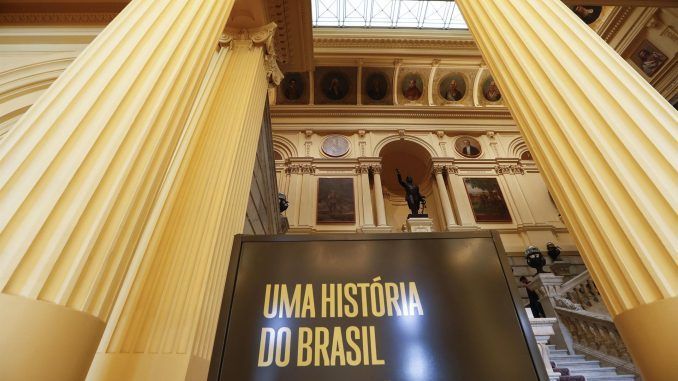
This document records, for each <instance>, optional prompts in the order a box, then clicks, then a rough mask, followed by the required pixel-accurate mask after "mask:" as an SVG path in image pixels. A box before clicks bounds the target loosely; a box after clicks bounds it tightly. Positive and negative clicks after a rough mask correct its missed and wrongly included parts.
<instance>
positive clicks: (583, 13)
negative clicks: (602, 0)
mask: <svg viewBox="0 0 678 381" xmlns="http://www.w3.org/2000/svg"><path fill="white" fill-rule="evenodd" d="M570 9H572V12H574V14H576V15H577V16H578V17H579V18H580V19H581V20H582V21H583V22H585V23H586V24H593V23H594V22H595V21H596V20H598V17H600V13H601V12H602V11H603V6H602V5H573V6H571V7H570Z"/></svg>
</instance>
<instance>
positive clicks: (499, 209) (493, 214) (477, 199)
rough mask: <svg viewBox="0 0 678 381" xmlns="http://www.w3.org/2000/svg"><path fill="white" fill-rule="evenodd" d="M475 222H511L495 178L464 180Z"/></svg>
mask: <svg viewBox="0 0 678 381" xmlns="http://www.w3.org/2000/svg"><path fill="white" fill-rule="evenodd" d="M464 186H465V187H466V194H467V195H468V199H469V201H470V202H471V209H472V210H473V216H474V217H475V219H476V222H511V221H512V220H511V213H509V210H508V207H507V206H506V200H504V195H503V194H502V193H501V188H500V187H499V182H497V179H496V178H492V177H491V178H476V177H473V178H464Z"/></svg>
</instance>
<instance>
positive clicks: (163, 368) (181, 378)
mask: <svg viewBox="0 0 678 381" xmlns="http://www.w3.org/2000/svg"><path fill="white" fill-rule="evenodd" d="M208 372H209V361H207V360H205V359H203V358H199V357H195V356H192V355H190V354H177V353H174V354H152V353H102V352H99V353H97V354H96V357H95V358H94V362H92V368H91V369H90V371H89V374H87V381H120V380H125V381H146V380H163V381H204V380H206V379H207V373H208Z"/></svg>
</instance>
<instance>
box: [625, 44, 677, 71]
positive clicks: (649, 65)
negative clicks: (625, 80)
mask: <svg viewBox="0 0 678 381" xmlns="http://www.w3.org/2000/svg"><path fill="white" fill-rule="evenodd" d="M667 58H668V57H666V55H665V54H664V53H662V52H661V51H660V50H659V49H657V47H656V46H654V45H652V44H651V43H650V42H649V41H647V40H643V41H642V42H641V43H640V46H638V48H636V50H635V51H634V52H633V54H632V55H631V61H633V63H635V64H636V65H638V67H639V68H640V70H642V71H643V73H645V75H647V76H648V77H652V76H653V75H654V74H655V73H656V72H657V71H659V69H661V67H662V66H664V63H665V62H666V60H667Z"/></svg>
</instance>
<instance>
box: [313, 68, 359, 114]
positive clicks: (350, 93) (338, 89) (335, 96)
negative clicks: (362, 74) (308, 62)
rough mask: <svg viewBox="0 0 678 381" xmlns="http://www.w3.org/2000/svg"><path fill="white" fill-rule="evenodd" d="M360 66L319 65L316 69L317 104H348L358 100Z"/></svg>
mask: <svg viewBox="0 0 678 381" xmlns="http://www.w3.org/2000/svg"><path fill="white" fill-rule="evenodd" d="M357 78H358V68H355V67H317V68H316V70H315V92H314V94H315V95H314V98H315V99H314V103H315V104H348V105H354V104H356V103H357V101H358V91H357V90H356V82H357Z"/></svg>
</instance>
